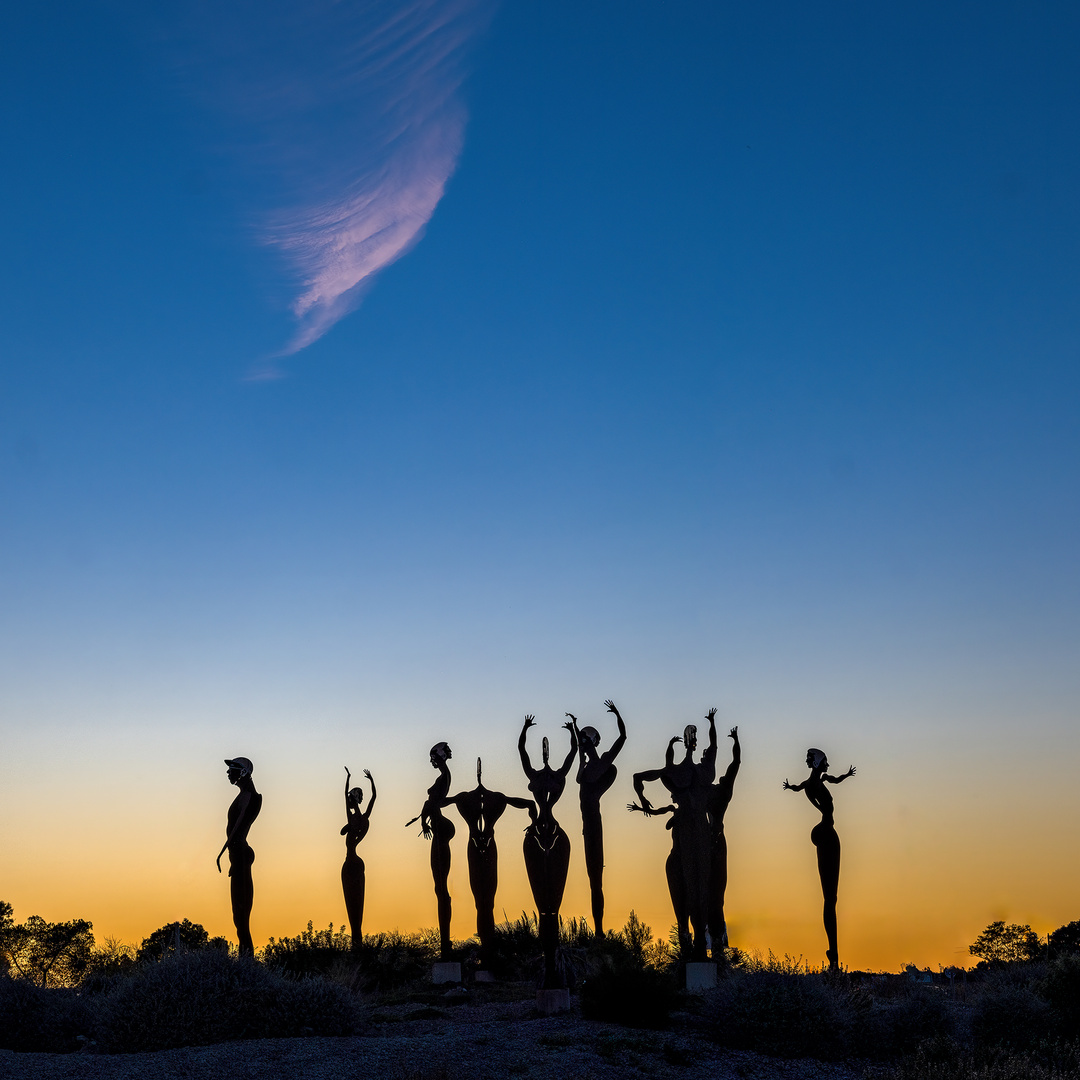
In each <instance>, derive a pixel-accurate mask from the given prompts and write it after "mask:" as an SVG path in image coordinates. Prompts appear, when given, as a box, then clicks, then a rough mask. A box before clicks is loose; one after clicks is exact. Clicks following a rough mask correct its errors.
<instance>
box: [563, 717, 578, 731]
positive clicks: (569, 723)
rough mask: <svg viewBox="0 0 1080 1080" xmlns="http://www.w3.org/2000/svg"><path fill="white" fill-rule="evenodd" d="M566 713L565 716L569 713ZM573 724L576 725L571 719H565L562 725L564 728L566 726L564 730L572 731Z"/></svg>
mask: <svg viewBox="0 0 1080 1080" xmlns="http://www.w3.org/2000/svg"><path fill="white" fill-rule="evenodd" d="M566 715H567V716H569V715H570V714H569V713H567V714H566ZM575 719H576V718H575ZM575 726H576V725H575V724H574V721H573V720H567V721H566V723H565V724H563V727H564V728H566V730H567V731H573V730H574V728H575Z"/></svg>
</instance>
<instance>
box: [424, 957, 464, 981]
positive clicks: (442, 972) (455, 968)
mask: <svg viewBox="0 0 1080 1080" xmlns="http://www.w3.org/2000/svg"><path fill="white" fill-rule="evenodd" d="M431 981H432V982H433V983H459V982H461V965H460V964H459V963H458V962H457V961H456V960H454V961H450V960H443V961H441V962H440V963H438V964H433V965H432V968H431Z"/></svg>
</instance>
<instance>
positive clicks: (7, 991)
mask: <svg viewBox="0 0 1080 1080" xmlns="http://www.w3.org/2000/svg"><path fill="white" fill-rule="evenodd" d="M90 1028H91V1017H90V1013H89V1010H88V1009H87V1006H86V1004H85V1002H83V1001H82V1000H80V998H79V996H78V995H77V994H76V993H75V991H73V990H67V989H45V988H43V987H40V986H35V985H34V984H33V983H32V982H30V981H29V980H28V979H9V978H5V977H3V976H0V1050H20V1051H39V1052H42V1053H51V1054H63V1053H67V1052H68V1051H69V1050H75V1049H77V1047H78V1045H79V1044H78V1041H77V1037H78V1036H79V1035H84V1036H85V1035H86V1033H87V1032H88V1031H89V1030H90Z"/></svg>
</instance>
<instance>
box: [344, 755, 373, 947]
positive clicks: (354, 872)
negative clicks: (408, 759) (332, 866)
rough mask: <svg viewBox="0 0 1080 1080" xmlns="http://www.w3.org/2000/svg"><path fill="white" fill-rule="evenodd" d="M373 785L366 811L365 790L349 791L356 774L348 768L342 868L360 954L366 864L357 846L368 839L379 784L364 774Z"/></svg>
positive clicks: (351, 926)
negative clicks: (364, 806) (357, 852)
mask: <svg viewBox="0 0 1080 1080" xmlns="http://www.w3.org/2000/svg"><path fill="white" fill-rule="evenodd" d="M364 775H365V776H366V777H367V779H368V783H369V784H370V785H371V801H370V802H369V803H368V808H367V810H366V811H365V810H363V809H362V806H363V803H364V789H363V788H359V787H354V788H351V789H350V787H349V781H350V780H351V779H352V773H350V772H349V766H348V765H346V766H345V824H344V825H343V826H342V827H341V835H342V836H344V837H345V861H344V862H343V863H342V864H341V891H342V892H343V893H344V894H345V911H346V913H347V914H348V916H349V932H350V933H351V934H352V950H353V952H358V951H359V950H360V946H361V945H363V943H364V931H363V924H364V889H365V880H364V860H363V859H361V858H360V856H359V855H357V854H356V845H357V844H359V843H360V841H361V840H363V839H364V837H365V836H367V831H368V825H369V823H370V819H371V811H372V810H374V809H375V798H376V792H375V781H374V780H373V779H372V778H371V773H369V772H368V771H367V769H365V770H364Z"/></svg>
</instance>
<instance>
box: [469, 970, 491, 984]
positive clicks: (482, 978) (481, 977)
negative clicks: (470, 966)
mask: <svg viewBox="0 0 1080 1080" xmlns="http://www.w3.org/2000/svg"><path fill="white" fill-rule="evenodd" d="M494 981H495V976H494V975H492V974H491V972H490V971H478V972H476V974H475V975H473V982H494Z"/></svg>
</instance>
